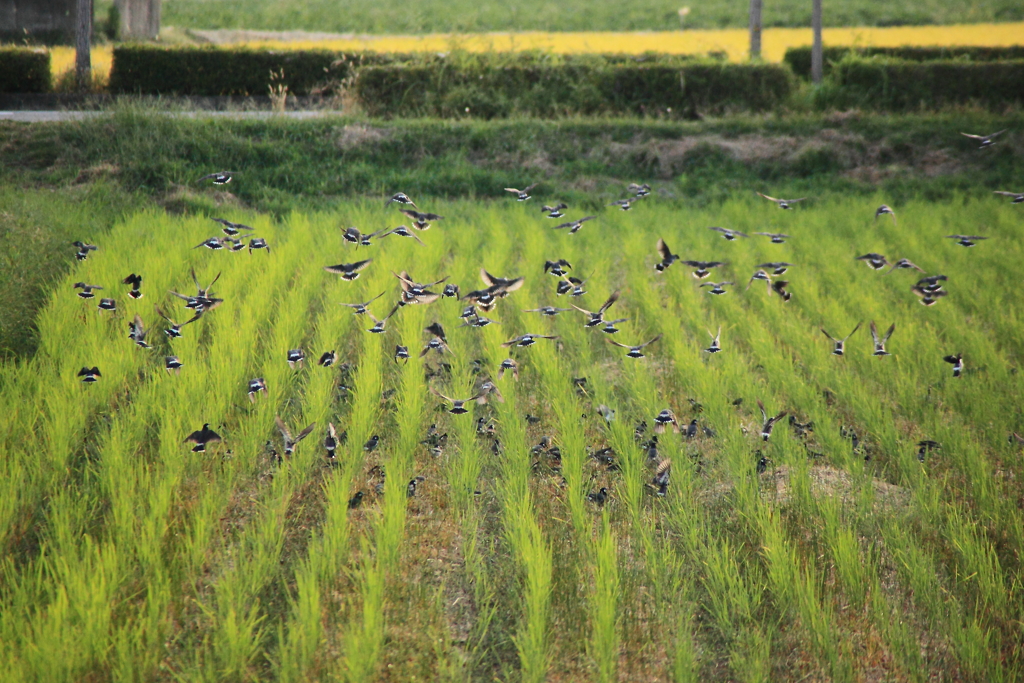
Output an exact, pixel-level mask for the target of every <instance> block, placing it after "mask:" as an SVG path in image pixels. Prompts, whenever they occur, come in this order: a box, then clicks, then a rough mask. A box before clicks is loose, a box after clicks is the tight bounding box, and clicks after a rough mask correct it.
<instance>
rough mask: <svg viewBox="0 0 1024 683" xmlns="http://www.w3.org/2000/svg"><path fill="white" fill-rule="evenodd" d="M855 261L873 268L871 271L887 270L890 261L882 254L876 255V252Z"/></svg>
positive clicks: (859, 257)
mask: <svg viewBox="0 0 1024 683" xmlns="http://www.w3.org/2000/svg"><path fill="white" fill-rule="evenodd" d="M854 260H855V261H864V262H865V263H866V264H868V268H871V270H881V269H882V268H885V267H886V266H887V265H889V261H888V260H887V259H886V258H885V257H884V256H882V255H881V254H876V253H875V252H871V253H868V254H864V255H863V256H858V257H857V258H856V259H854Z"/></svg>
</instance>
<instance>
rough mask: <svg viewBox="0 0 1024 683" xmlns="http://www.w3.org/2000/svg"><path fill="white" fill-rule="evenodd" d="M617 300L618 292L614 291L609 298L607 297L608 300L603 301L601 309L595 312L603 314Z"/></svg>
mask: <svg viewBox="0 0 1024 683" xmlns="http://www.w3.org/2000/svg"><path fill="white" fill-rule="evenodd" d="M618 300H619V290H617V289H616V290H615V291H614V292H612V294H611V296H609V297H608V300H607V301H605V302H604V303H603V304H601V308H599V309H598V311H597V312H598V313H599V314H600V313H604V312H605V311H607V310H608V309H609V308H611V307H612V304H614V303H615V302H616V301H618Z"/></svg>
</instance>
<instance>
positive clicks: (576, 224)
mask: <svg viewBox="0 0 1024 683" xmlns="http://www.w3.org/2000/svg"><path fill="white" fill-rule="evenodd" d="M595 218H597V216H584V217H583V218H579V219H577V220H574V221H569V222H568V223H561V224H559V225H556V226H555V227H554V229H555V230H561V229H562V228H569V234H570V235H575V234H576V233H577V232H579V231H580V228H582V227H583V224H584V223H586V222H587V221H592V220H594V219H595Z"/></svg>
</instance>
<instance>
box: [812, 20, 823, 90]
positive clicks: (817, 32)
mask: <svg viewBox="0 0 1024 683" xmlns="http://www.w3.org/2000/svg"><path fill="white" fill-rule="evenodd" d="M811 3H812V5H811V7H812V9H811V27H812V29H813V30H814V46H813V47H812V48H811V81H812V82H813V83H815V84H818V83H821V72H822V67H823V66H824V65H823V64H822V54H821V0H811Z"/></svg>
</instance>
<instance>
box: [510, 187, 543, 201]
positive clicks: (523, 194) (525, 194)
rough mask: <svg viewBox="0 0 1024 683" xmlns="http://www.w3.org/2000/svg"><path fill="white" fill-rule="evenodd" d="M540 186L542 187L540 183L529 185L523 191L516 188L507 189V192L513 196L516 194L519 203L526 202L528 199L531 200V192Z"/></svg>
mask: <svg viewBox="0 0 1024 683" xmlns="http://www.w3.org/2000/svg"><path fill="white" fill-rule="evenodd" d="M538 185H540V183H534V184H532V185H528V186H527V187H525V188H523V189H522V190H517V189H516V188H514V187H506V188H505V192H511V193H512V194H514V195H515V196H516V201H517V202H525V201H526V200H527V199H529V198H530V190H532V189H533V188H535V187H537V186H538Z"/></svg>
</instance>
